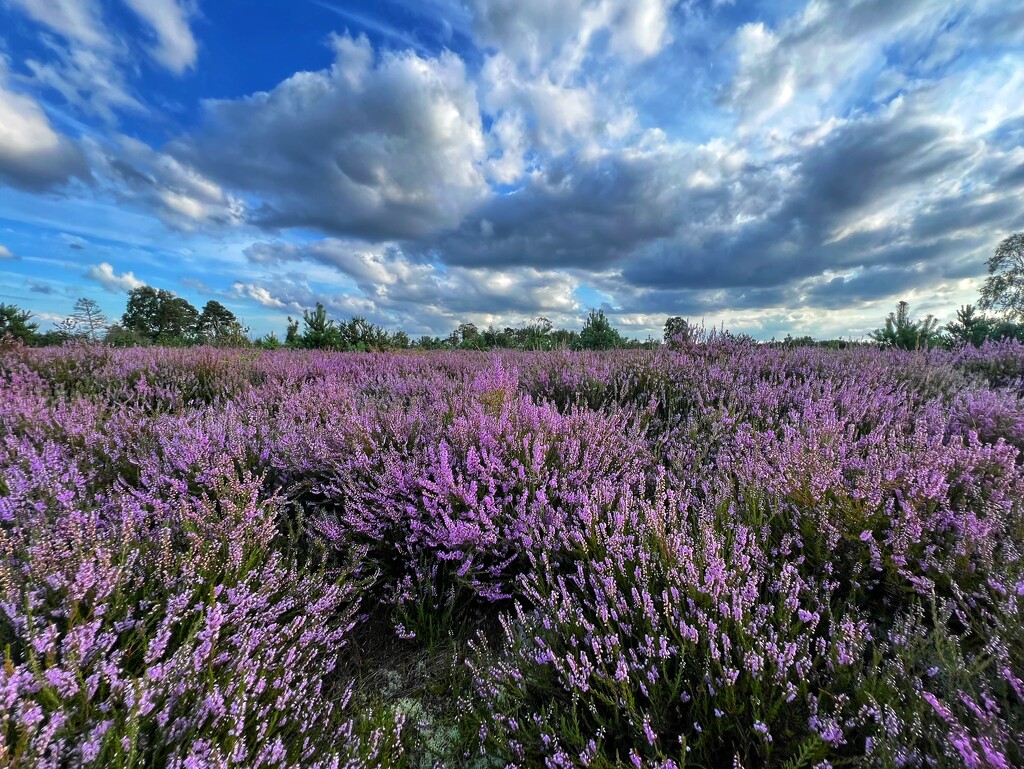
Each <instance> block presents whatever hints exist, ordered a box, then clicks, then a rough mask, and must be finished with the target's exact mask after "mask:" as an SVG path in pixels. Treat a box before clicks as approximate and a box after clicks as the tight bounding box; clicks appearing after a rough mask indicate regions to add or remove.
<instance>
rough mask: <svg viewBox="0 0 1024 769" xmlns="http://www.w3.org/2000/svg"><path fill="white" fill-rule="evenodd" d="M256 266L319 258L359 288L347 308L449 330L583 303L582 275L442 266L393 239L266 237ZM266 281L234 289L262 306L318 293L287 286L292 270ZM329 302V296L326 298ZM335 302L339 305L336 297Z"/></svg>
mask: <svg viewBox="0 0 1024 769" xmlns="http://www.w3.org/2000/svg"><path fill="white" fill-rule="evenodd" d="M246 255H247V256H248V257H249V259H250V260H251V261H252V262H254V263H255V264H259V265H286V264H288V263H293V262H294V263H317V264H319V265H324V266H327V267H329V268H331V269H333V270H334V271H336V272H337V273H338V274H340V275H342V276H344V277H345V278H347V279H349V280H351V282H352V283H354V286H355V288H356V289H357V290H358V292H359V293H358V294H355V293H352V292H346V293H345V294H335V295H334V297H335V298H334V301H335V302H336V303H337V302H338V301H339V299H338V297H339V296H344V297H345V299H344V301H345V302H346V304H345V307H355V308H356V310H357V311H358V312H359V313H360V314H364V315H367V316H368V317H376V318H380V319H383V322H386V323H396V322H397V323H399V324H400V325H410V326H419V327H422V328H424V329H435V330H437V331H440V330H445V329H447V328H450V327H452V326H453V325H455V324H457V323H459V322H461V321H464V320H468V321H471V322H475V323H482V324H484V325H486V324H487V323H490V322H500V321H501V319H503V318H504V319H510V318H518V319H520V320H525V319H529V318H533V317H534V316H536V315H537V314H539V313H541V312H543V313H545V314H550V315H551V316H552V317H569V316H572V315H573V314H575V313H576V312H577V311H578V310H579V305H578V302H577V300H576V298H575V295H574V292H575V290H576V288H577V287H578V285H579V282H578V280H577V279H576V278H574V277H573V276H571V275H569V274H567V273H565V272H557V271H553V270H541V269H537V268H534V267H517V268H509V269H493V268H465V267H455V266H444V265H439V264H435V263H432V262H426V261H422V260H418V259H415V258H413V257H411V256H409V255H408V254H406V253H404V252H403V251H402V250H401V248H399V247H398V246H395V245H381V246H369V245H367V244H365V243H360V242H356V241H348V240H341V239H336V238H329V239H326V240H322V241H317V242H315V243H309V244H303V245H297V244H288V243H273V242H261V243H256V244H253V245H252V246H251V247H249V248H248V249H247V250H246ZM283 275H284V278H283V279H280V280H275V281H274V282H273V283H266V284H244V283H239V284H236V286H235V288H236V291H237V292H239V293H240V294H243V295H245V296H248V297H249V298H252V299H255V300H256V301H258V302H260V304H262V305H263V306H265V307H273V308H284V307H293V308H297V307H310V306H311V305H312V304H313V301H314V298H315V297H317V296H331V294H329V293H327V292H324V291H321V292H319V293H318V292H314V291H312V290H311V289H309V287H308V286H304V287H303V288H302V290H301V291H297V290H296V288H295V286H294V285H292V288H291V289H290V290H288V291H286V290H285V287H286V286H288V285H289V277H288V273H287V272H285V273H283ZM325 304H327V302H326V301H325ZM335 306H338V305H337V304H336V305H335Z"/></svg>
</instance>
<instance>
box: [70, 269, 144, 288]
mask: <svg viewBox="0 0 1024 769" xmlns="http://www.w3.org/2000/svg"><path fill="white" fill-rule="evenodd" d="M85 277H87V278H89V280H95V281H96V282H97V283H99V284H100V285H101V286H102V287H103V289H104V290H106V291H109V292H110V293H112V294H120V293H122V292H125V291H131V290H132V289H133V288H141V287H142V286H144V285H146V284H145V283H143V282H142V281H141V280H139V279H138V278H136V277H135V273H133V272H124V273H121V274H120V275H118V274H117V273H116V272H114V267H113V265H111V264H110V263H108V262H100V263H99V264H94V265H93V266H92V267H90V268H89V269H88V270H86V272H85Z"/></svg>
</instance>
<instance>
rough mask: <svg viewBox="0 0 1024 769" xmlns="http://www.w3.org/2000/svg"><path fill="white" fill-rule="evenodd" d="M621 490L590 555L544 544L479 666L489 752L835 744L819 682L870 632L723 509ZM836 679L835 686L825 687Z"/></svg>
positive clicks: (758, 752) (629, 758) (559, 756)
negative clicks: (558, 553) (499, 636)
mask: <svg viewBox="0 0 1024 769" xmlns="http://www.w3.org/2000/svg"><path fill="white" fill-rule="evenodd" d="M664 499H665V502H664V504H659V505H648V504H645V503H642V502H640V501H637V500H631V499H628V498H627V499H623V500H622V501H621V503H620V506H619V507H618V509H616V510H615V511H614V512H613V514H612V515H611V516H608V517H607V518H605V519H604V520H600V521H594V522H593V524H592V528H591V530H590V532H589V536H588V537H587V539H586V542H587V555H586V557H580V558H574V559H573V560H572V562H571V563H570V564H566V563H556V562H554V560H553V559H551V560H549V559H548V558H547V557H546V556H545V557H542V558H540V559H539V560H538V562H537V563H536V564H535V568H534V569H532V570H531V571H529V572H527V573H526V574H525V575H524V576H523V577H522V578H521V585H522V595H523V598H524V601H523V602H521V603H520V604H519V606H518V608H517V613H516V615H515V617H514V618H513V617H510V618H509V619H507V620H506V621H505V623H504V630H505V638H504V645H503V648H502V651H500V652H498V653H497V655H496V656H495V657H494V658H489V657H488V655H487V654H486V653H484V652H483V651H482V650H481V654H480V657H479V658H478V660H477V662H476V668H475V672H476V681H477V694H478V696H479V697H480V701H481V703H483V705H484V706H485V707H487V708H490V709H492V710H493V711H494V713H495V716H494V722H493V726H492V727H491V728H490V729H489V730H488V732H487V735H486V745H487V746H488V748H489V749H490V750H493V751H495V752H497V753H498V755H500V756H502V757H503V758H506V759H507V760H509V761H511V762H512V763H513V764H514V765H517V766H536V765H540V764H542V763H543V764H545V765H550V766H577V765H582V766H619V765H622V766H628V765H637V766H665V767H668V766H685V765H696V766H722V765H730V764H731V763H732V762H733V760H734V759H735V760H738V761H741V762H742V763H743V765H745V766H747V765H749V766H758V765H767V764H770V763H771V764H773V765H778V764H780V763H781V762H782V761H783V760H785V759H787V758H790V757H793V756H796V755H804V756H817V757H819V758H824V757H825V756H826V755H828V754H829V753H830V752H831V750H832V748H833V747H836V748H838V747H839V746H842V745H843V744H844V741H845V738H844V733H843V730H842V729H841V728H840V727H839V726H838V725H837V724H835V723H834V721H833V719H832V718H831V716H830V715H829V713H830V711H831V709H832V708H834V707H835V706H836V703H835V702H833V701H832V698H831V697H828V696H824V695H823V694H822V690H823V689H824V688H825V686H824V683H825V682H826V681H829V682H841V681H842V680H843V679H844V676H846V675H847V672H846V671H847V669H848V668H850V667H852V666H855V665H857V664H858V662H859V659H860V657H861V655H862V654H863V649H864V646H865V644H866V642H867V641H868V640H869V634H868V633H867V631H866V624H865V623H864V622H863V621H862V620H860V619H859V618H857V617H855V616H853V615H849V616H847V615H843V614H837V613H835V609H834V607H833V606H832V603H831V598H830V596H831V595H832V592H833V590H834V585H831V584H829V583H828V582H814V581H810V580H807V579H805V578H803V577H802V576H801V575H800V574H799V571H798V569H797V568H795V567H794V566H793V565H792V564H788V563H786V564H784V565H782V566H781V567H780V568H773V567H772V565H771V564H772V563H773V562H775V563H778V562H779V561H780V559H784V558H785V557H786V556H787V555H789V554H790V553H789V552H787V550H786V545H783V546H782V548H781V549H780V548H776V549H774V550H769V548H768V547H767V544H766V543H765V542H764V541H763V540H762V539H761V536H760V535H759V533H758V532H755V531H753V530H751V529H750V528H748V527H747V526H746V525H745V524H743V523H742V522H740V521H738V520H737V517H736V516H735V514H734V513H735V511H733V510H730V509H722V510H707V509H703V508H701V507H700V506H699V505H696V506H694V505H690V504H686V503H685V501H684V500H681V499H678V498H677V497H676V496H675V494H673V493H672V492H670V491H667V490H666V491H665V493H664ZM829 688H834V687H833V686H831V685H830V686H829Z"/></svg>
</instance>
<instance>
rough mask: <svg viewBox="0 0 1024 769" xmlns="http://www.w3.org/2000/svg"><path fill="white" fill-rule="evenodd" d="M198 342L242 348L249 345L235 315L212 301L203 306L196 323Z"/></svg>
mask: <svg viewBox="0 0 1024 769" xmlns="http://www.w3.org/2000/svg"><path fill="white" fill-rule="evenodd" d="M196 331H197V332H198V334H199V338H200V340H202V341H203V342H205V343H207V344H215V345H220V346H226V347H242V346H244V345H246V344H248V343H249V340H248V339H247V338H246V336H245V334H246V331H247V329H245V328H244V327H243V326H242V324H241V323H239V321H238V318H236V317H235V314H234V313H233V312H231V310H229V309H228V308H227V307H225V306H224V305H222V304H221V303H220V302H217V301H215V300H213V299H211V300H210V301H208V302H207V303H206V304H205V305H204V306H203V311H202V312H201V313H200V314H199V320H198V321H197V323H196Z"/></svg>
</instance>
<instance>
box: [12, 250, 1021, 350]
mask: <svg viewBox="0 0 1024 769" xmlns="http://www.w3.org/2000/svg"><path fill="white" fill-rule="evenodd" d="M987 267H988V277H987V278H986V280H985V282H984V284H983V285H982V288H981V295H980V298H979V301H978V304H977V306H975V305H971V304H969V305H965V306H963V307H961V308H960V309H959V310H958V311H957V314H956V319H955V320H954V321H952V322H950V323H947V324H946V325H945V326H940V325H939V321H938V320H937V319H936V318H935V317H933V316H932V315H928V316H927V317H925V318H921V319H914V318H912V317H911V315H910V305H909V303H908V302H905V301H901V302H900V303H899V304H898V305H897V307H896V309H895V310H894V311H893V312H890V313H889V315H888V317H887V318H886V319H885V322H884V325H883V326H882V327H880V328H878V329H876V330H875V331H874V332H872V333H871V334H870V337H871V339H872V341H873V343H877V344H879V345H882V346H884V347H892V348H899V349H906V350H919V349H932V348H936V347H946V348H955V347H959V346H962V345H967V344H970V345H975V346H980V345H981V344H983V343H985V342H986V341H991V340H1004V339H1016V340H1018V341H1021V342H1024V232H1022V233H1017V234H1014V235H1011V236H1010V237H1008V238H1006V239H1005V240H1003V241H1002V242H1001V243H1000V244H999V246H998V247H997V248H996V250H995V253H994V254H993V255H992V257H991V258H989V260H988V262H987ZM722 333H723V334H728V332H724V331H723V332H722ZM703 335H704V330H703V328H702V327H701V326H699V325H696V324H693V323H691V322H690V321H689V320H688V319H685V318H682V317H679V316H674V317H670V318H669V319H668V320H667V321H666V322H665V326H664V329H663V334H662V339H661V340H655V339H650V338H648V339H647V340H645V341H637V340H633V339H627V338H626V337H624V336H623V335H622V334H621V333H620V332H619V330H618V329H616V328H615V327H614V326H613V325H612V323H611V320H610V319H609V318H608V316H607V315H606V314H605V312H604V310H601V309H592V310H590V311H589V313H588V315H587V318H586V320H585V322H584V324H583V327H582V328H581V329H580V330H579V331H574V330H570V329H562V328H555V327H554V326H553V324H552V323H551V321H550V320H548V319H547V318H536V319H534V320H533V321H531V322H529V323H524V324H521V325H519V326H517V327H511V326H506V327H504V328H502V329H497V328H495V327H494V326H489V327H488V328H486V329H480V328H478V327H477V326H476V325H474V324H472V323H461V324H460V325H459V326H458V328H456V329H455V330H454V331H452V332H451V333H450V334H449V335H448V336H445V337H442V336H421V337H419V338H416V339H413V338H411V337H410V336H409V335H408V334H407V333H406V332H404V331H389V330H388V329H386V328H383V327H382V326H378V325H376V324H374V323H371V322H370V321H368V320H366V318H363V317H360V316H355V317H353V318H350V319H349V320H336V319H334V318H331V317H329V315H328V313H327V310H326V308H325V307H324V305H323V304H321V303H319V302H318V303H317V305H316V308H315V309H313V310H307V311H305V312H303V314H302V318H301V319H296V318H291V317H289V318H288V325H287V328H286V330H285V334H284V338H283V339H282V338H280V337H278V336H277V334H275V333H273V332H271V333H269V334H267V335H265V336H262V337H259V338H257V339H251V338H250V336H249V329H248V328H246V327H245V326H243V325H242V323H241V321H239V319H238V318H237V317H235V315H234V313H232V312H231V311H230V310H229V309H228V308H227V307H225V306H224V305H222V304H221V303H220V302H217V301H215V300H212V299H211V300H210V301H208V302H207V303H206V304H205V305H204V306H203V308H202V310H199V309H197V308H196V307H194V306H193V305H192V304H191V303H190V302H188V301H187V300H186V299H183V298H182V297H179V296H176V295H175V294H173V293H172V292H170V291H167V290H165V289H160V288H153V287H151V286H141V287H139V288H135V289H133V290H132V291H130V292H129V294H128V302H127V306H126V307H125V311H124V314H123V315H122V316H121V318H120V320H119V322H117V323H112V322H110V320H109V319H108V318H107V317H106V316H105V315H104V314H103V312H102V311H101V309H100V307H99V305H98V304H97V303H96V302H95V301H94V300H92V299H89V298H84V297H83V298H81V299H79V300H78V301H76V302H75V305H74V311H73V312H72V314H71V315H70V316H68V317H67V318H66V319H64V320H63V321H61V322H60V323H58V324H56V326H55V327H54V329H52V330H50V331H46V332H40V331H39V326H38V323H36V322H35V321H33V320H32V313H31V312H29V311H27V310H23V309H22V308H20V307H18V306H17V305H10V304H0V340H2V339H4V338H5V337H11V338H14V339H16V340H18V341H19V342H21V343H23V344H27V345H32V346H46V345H55V344H64V343H66V342H68V341H72V340H84V341H88V342H93V343H97V342H102V343H105V344H108V345H111V346H115V347H130V346H137V345H164V346H189V345H214V346H223V347H248V346H255V347H260V348H263V349H277V348H279V347H288V348H296V349H315V350H336V351H365V352H381V351H387V350H405V349H422V350H456V349H457V350H492V349H518V350H612V349H621V348H630V347H633V348H649V347H656V346H658V345H659V344H660V343H661V342H664V343H665V344H668V345H671V346H680V345H685V344H689V343H692V342H694V341H698V340H699V339H700V338H702V336H703ZM729 336H733V337H734V338H741V339H742V338H745V339H747V340H749V341H751V342H753V339H752V338H750V337H744V336H743V335H729ZM767 344H774V345H784V346H811V345H813V346H828V347H846V346H849V345H852V344H860V343H858V342H852V341H849V340H840V339H830V340H819V339H815V338H813V337H811V336H802V337H792V336H787V337H786V338H785V339H783V340H782V341H777V340H775V339H773V340H771V341H770V342H768V343H767Z"/></svg>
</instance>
